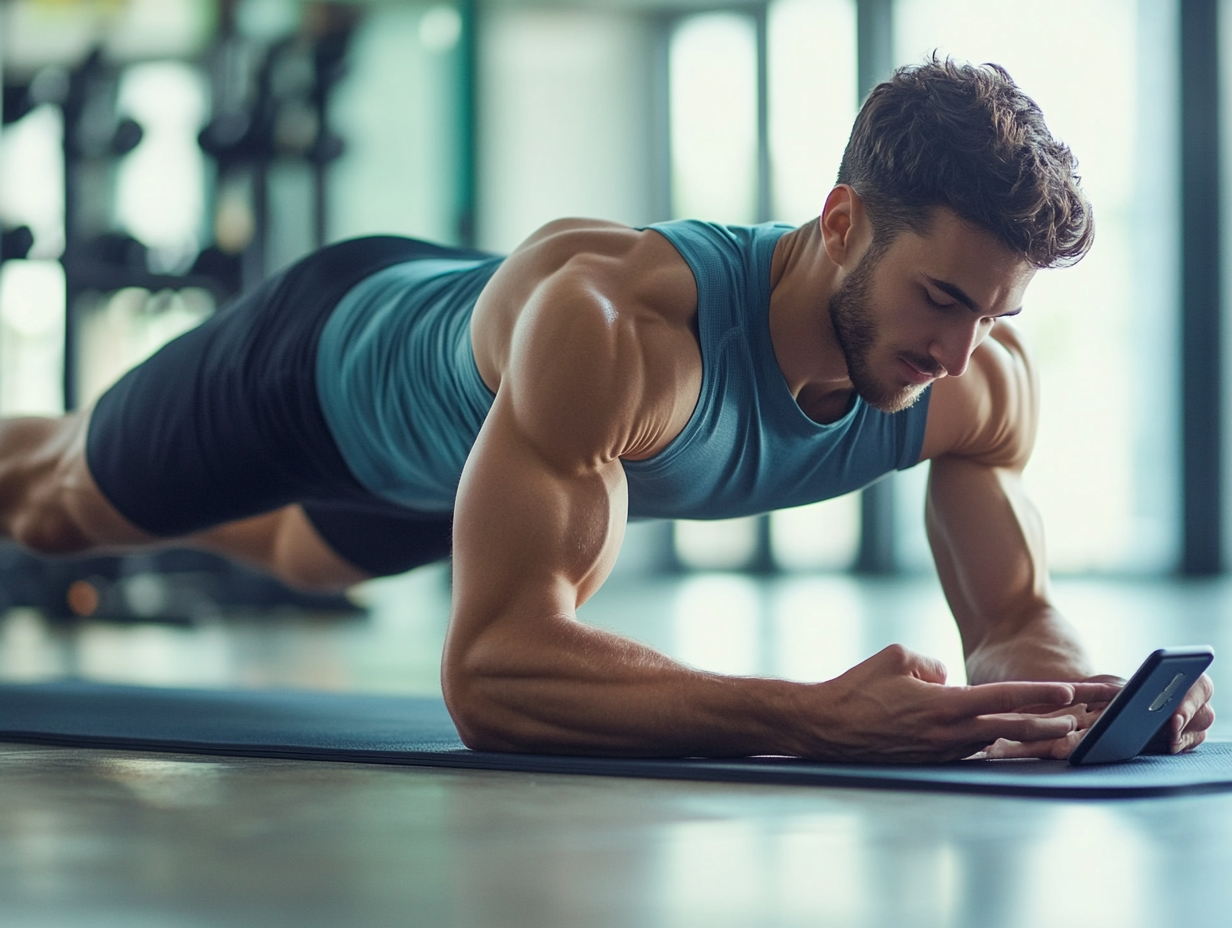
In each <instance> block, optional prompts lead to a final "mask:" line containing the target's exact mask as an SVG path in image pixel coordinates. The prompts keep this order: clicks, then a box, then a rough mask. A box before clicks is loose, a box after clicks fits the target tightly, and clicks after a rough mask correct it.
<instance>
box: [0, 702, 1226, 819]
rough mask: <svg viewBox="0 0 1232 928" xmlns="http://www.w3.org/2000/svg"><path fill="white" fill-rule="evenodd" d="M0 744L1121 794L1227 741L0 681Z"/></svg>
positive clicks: (1222, 766) (1195, 779) (1205, 768)
mask: <svg viewBox="0 0 1232 928" xmlns="http://www.w3.org/2000/svg"><path fill="white" fill-rule="evenodd" d="M0 741H17V742H35V743H41V744H56V745H66V746H73V747H95V748H120V749H130V750H143V751H174V752H182V753H190V754H221V755H229V756H241V757H283V758H296V759H302V760H327V761H348V762H355V763H371V764H403V765H409V766H417V767H457V768H465V769H472V770H513V771H524V772H533V773H568V774H590V775H598V776H617V777H651V778H659V779H677V780H712V781H715V780H717V781H726V782H739V783H778V784H795V785H812V786H850V787H863V788H882V789H922V790H940V791H946V792H965V793H968V792H969V793H999V794H1004V795H1018V796H1024V795H1025V796H1050V797H1082V798H1121V797H1132V796H1158V795H1170V794H1177V793H1188V792H1202V791H1210V790H1226V789H1232V742H1218V741H1213V742H1208V743H1206V744H1204V745H1202V746H1201V747H1200V748H1199V749H1198V750H1197V751H1195V752H1192V753H1190V754H1184V755H1180V756H1176V757H1169V756H1143V757H1136V758H1134V759H1133V760H1130V761H1127V762H1125V763H1121V764H1111V765H1105V766H1091V767H1071V766H1070V765H1069V764H1067V763H1065V762H1064V761H1034V760H1013V761H958V762H955V763H950V764H930V765H914V764H912V765H907V764H895V765H877V764H836V763H817V762H814V761H804V760H798V759H794V758H785V757H748V758H738V759H730V760H710V759H696V758H683V759H663V758H611V757H573V756H563V755H548V754H498V753H488V752H482V751H471V750H468V749H467V748H466V747H465V746H463V744H462V742H461V741H460V740H459V739H458V735H457V732H456V730H455V729H454V726H453V723H452V722H451V721H450V718H449V714H448V712H446V710H445V705H444V703H443V702H442V701H441V700H440V699H434V698H417V697H407V696H374V695H360V694H351V693H322V692H306V691H297V690H194V689H161V688H152V687H139V686H116V685H110V684H100V683H87V682H80V681H65V682H56V683H33V684H6V685H0Z"/></svg>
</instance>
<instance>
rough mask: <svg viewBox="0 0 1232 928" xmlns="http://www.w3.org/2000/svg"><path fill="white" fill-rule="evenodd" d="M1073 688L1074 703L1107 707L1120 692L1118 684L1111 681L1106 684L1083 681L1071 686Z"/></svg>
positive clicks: (1119, 684)
mask: <svg viewBox="0 0 1232 928" xmlns="http://www.w3.org/2000/svg"><path fill="white" fill-rule="evenodd" d="M1114 680H1115V678H1114ZM1073 687H1074V702H1081V703H1087V704H1095V705H1107V704H1108V703H1110V702H1112V700H1113V697H1115V696H1116V694H1117V693H1119V692H1120V691H1121V688H1122V685H1121V683H1120V682H1114V681H1113V680H1110V681H1108V682H1101V681H1094V680H1085V681H1083V682H1081V683H1075V684H1073Z"/></svg>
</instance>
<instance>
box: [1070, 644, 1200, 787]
mask: <svg viewBox="0 0 1232 928" xmlns="http://www.w3.org/2000/svg"><path fill="white" fill-rule="evenodd" d="M1214 659H1215V653H1214V651H1212V650H1211V649H1210V648H1209V647H1207V646H1205V645H1197V646H1193V647H1185V648H1161V649H1159V650H1158V651H1155V652H1154V653H1153V654H1151V655H1150V656H1149V657H1148V658H1147V659H1146V660H1145V661H1143V663H1142V666H1141V667H1139V668H1138V670H1137V671H1136V672H1135V673H1134V675H1133V676H1132V677H1130V679H1129V682H1128V683H1126V684H1125V687H1124V689H1122V690H1121V692H1119V693H1117V695H1116V698H1115V699H1113V700H1112V702H1110V703H1109V704H1108V707H1107V708H1106V709H1104V713H1103V715H1101V716H1100V717H1099V718H1098V719H1097V720H1096V722H1095V724H1094V725H1092V726H1091V729H1090V731H1088V732H1087V733H1086V735H1085V736H1084V737H1083V739H1082V741H1080V742H1079V743H1078V746H1077V747H1076V748H1074V750H1073V752H1072V753H1071V754H1070V756H1069V762H1070V763H1071V764H1109V763H1113V762H1115V761H1120V760H1128V759H1129V758H1131V757H1134V756H1136V755H1137V754H1139V753H1140V752H1141V751H1142V749H1143V748H1144V747H1146V746H1147V744H1148V743H1149V742H1150V740H1151V739H1152V738H1153V737H1155V734H1156V733H1157V732H1158V731H1159V730H1160V729H1161V728H1162V727H1163V726H1164V725H1165V724H1166V723H1167V721H1168V719H1170V718H1171V717H1172V714H1173V712H1175V711H1176V707H1177V706H1178V705H1179V704H1180V702H1181V700H1183V699H1184V698H1185V694H1186V693H1188V692H1189V688H1190V687H1191V686H1193V685H1194V683H1195V682H1196V681H1197V679H1198V677H1200V676H1201V675H1202V672H1203V671H1204V670H1206V668H1207V667H1208V666H1210V663H1211V661H1213V660H1214Z"/></svg>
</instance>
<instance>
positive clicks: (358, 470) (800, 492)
mask: <svg viewBox="0 0 1232 928" xmlns="http://www.w3.org/2000/svg"><path fill="white" fill-rule="evenodd" d="M649 228H651V229H654V230H655V231H656V232H658V233H659V234H661V235H663V236H665V237H666V238H667V240H668V241H669V242H671V244H672V245H673V246H674V247H675V248H676V250H677V251H679V252H680V255H681V257H682V258H684V260H685V262H686V263H687V264H688V265H689V267H690V269H691V270H692V272H693V276H694V278H695V280H696V282H697V294H698V307H697V313H698V330H699V335H700V340H701V356H702V384H701V393H700V396H699V398H698V401H697V405H696V407H695V409H694V411H693V414H692V416H691V417H690V419H689V421H688V423H687V424H686V425H685V427H684V430H683V431H682V432H681V433H680V435H678V436H677V437H676V438H675V439H674V440H673V441H672V442H671V443H670V444H669V445H668V446H667V447H666V448H665V449H663V450H662V451H661V452H659V453H658V454H657V455H655V456H654V457H652V458H649V459H647V460H644V461H622V465H623V467H624V471H625V475H626V477H627V478H628V484H629V516H630V517H631V518H687V519H721V518H729V517H733V516H740V515H750V514H753V513H759V512H767V511H769V510H771V509H780V508H786V507H790V506H797V505H802V504H804V503H809V502H815V501H817V500H821V499H828V498H830V497H833V496H839V495H842V494H843V493H847V492H849V491H851V490H855V489H858V488H860V487H862V486H865V485H867V484H869V483H871V482H873V481H875V480H876V479H878V478H879V477H881V476H882V475H884V474H886V473H888V472H889V471H891V470H894V469H904V468H907V467H911V466H912V465H914V464H915V463H917V462H918V460H919V457H920V450H921V447H922V445H923V441H924V424H925V420H926V418H927V410H928V393H927V392H926V393H925V394H924V395H923V396H922V397H921V399H920V400H919V401H918V402H917V403H916V404H915V405H914V406H912V407H911V408H910V409H907V410H905V411H903V412H900V413H896V414H893V415H890V414H887V413H883V412H881V411H879V410H876V409H874V408H872V407H871V406H869V405H868V404H867V403H865V402H864V401H863V400H861V399H859V398H857V399H856V400H855V402H854V403H853V405H852V407H851V408H850V409H849V410H848V412H847V413H846V414H845V415H844V416H843V418H841V419H839V420H838V421H836V422H832V423H829V424H826V425H820V424H818V423H816V422H814V421H813V420H811V419H809V418H808V417H807V416H806V415H805V414H804V412H803V411H802V410H801V409H800V407H799V406H798V405H796V402H795V399H794V398H793V397H792V395H791V393H790V391H789V390H788V389H787V383H786V381H785V380H784V379H783V375H782V372H781V371H780V369H779V366H778V362H777V360H776V359H775V356H774V349H773V347H772V345H771V342H770V323H769V318H770V317H769V308H770V260H771V256H772V255H773V252H774V245H775V243H776V242H777V241H778V239H779V237H780V236H781V235H782V234H783V233H785V232H786V231H788V229H789V228H791V227H790V226H785V225H775V224H766V225H761V226H722V225H714V224H711V223H704V222H698V221H695V220H678V221H674V222H667V223H659V224H656V225H653V226H650V227H649ZM501 260H502V259H500V258H492V259H488V260H454V259H436V258H425V259H418V260H415V261H410V262H406V263H404V264H397V265H394V266H392V267H389V268H386V269H384V270H382V271H379V272H377V273H376V274H373V275H372V276H371V277H368V278H366V279H365V280H363V281H361V282H360V283H359V284H357V285H356V286H355V287H353V288H352V289H351V290H350V291H348V292H347V294H346V295H345V296H344V297H343V298H342V300H340V301H339V303H338V306H337V307H336V308H335V310H334V311H333V313H332V314H331V316H330V318H329V321H328V322H327V323H326V325H325V328H324V329H323V331H322V333H321V341H320V345H319V347H318V351H317V371H316V375H317V390H318V393H319V395H320V399H321V407H322V412H323V414H324V416H325V421H326V423H327V424H328V426H329V429H330V432H331V434H332V435H333V437H334V439H335V441H336V442H337V444H338V448H339V450H340V452H341V453H342V457H343V460H345V461H346V463H347V466H348V467H350V469H351V471H352V473H353V474H354V475H355V477H356V479H357V480H358V481H359V482H360V483H361V484H363V485H364V486H365V487H366V488H367V489H369V490H370V491H371V492H372V493H374V494H375V495H377V496H379V497H381V498H383V499H387V500H390V501H391V502H394V503H397V504H399V505H402V506H406V507H408V508H411V509H415V510H419V511H422V512H448V511H450V510H452V508H453V505H454V498H455V496H456V494H457V488H458V481H459V479H460V477H461V474H462V467H463V465H464V464H465V463H466V457H467V455H468V454H469V453H470V449H471V447H472V446H473V445H474V442H475V439H476V437H477V436H478V434H479V429H480V427H481V426H482V425H483V421H484V419H485V418H486V416H487V414H488V411H489V410H490V409H491V407H492V402H493V399H494V397H493V395H492V392H491V391H490V390H489V389H488V388H487V386H486V385H485V384H484V382H483V380H482V378H481V377H480V376H479V370H478V368H477V367H476V365H475V357H474V353H473V351H472V349H471V340H470V320H471V315H472V312H473V311H474V308H475V302H476V300H478V298H479V294H480V292H481V291H482V290H483V287H484V286H485V285H486V284H487V282H488V280H489V279H491V277H492V275H493V274H494V273H495V272H496V269H497V268H498V267H499V266H500V262H501Z"/></svg>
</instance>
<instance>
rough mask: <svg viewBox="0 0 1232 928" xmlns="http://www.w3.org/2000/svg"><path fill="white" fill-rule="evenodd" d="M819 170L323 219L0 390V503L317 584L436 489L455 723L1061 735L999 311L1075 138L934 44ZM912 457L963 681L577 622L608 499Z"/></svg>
mask: <svg viewBox="0 0 1232 928" xmlns="http://www.w3.org/2000/svg"><path fill="white" fill-rule="evenodd" d="M838 180H839V183H838V186H836V187H835V188H834V190H833V191H832V192H831V193H830V195H829V197H828V198H827V200H826V203H825V207H824V210H823V212H822V214H821V216H820V217H819V218H818V219H817V220H816V221H814V222H811V223H808V224H806V225H805V226H803V227H801V228H798V229H787V228H786V227H782V226H774V225H766V226H759V227H755V228H745V227H720V226H714V225H709V224H706V223H698V222H676V223H666V224H661V225H659V226H656V227H653V228H651V229H647V230H635V229H629V228H626V227H623V226H618V225H615V224H611V223H603V222H593V221H585V220H564V221H560V222H556V223H552V224H550V225H548V226H546V227H544V228H543V229H541V230H539V231H538V232H537V233H535V235H533V236H532V237H531V238H530V239H529V240H527V241H526V242H525V243H524V244H522V245H521V246H520V247H519V248H517V249H516V250H515V251H514V252H513V254H511V255H510V256H509V257H508V258H507V259H503V260H502V259H500V258H493V257H490V256H485V255H482V254H477V253H462V252H456V251H449V250H443V249H437V248H435V247H434V246H429V245H425V244H423V243H417V242H409V241H407V240H400V239H386V238H382V239H362V240H357V241H355V242H348V243H343V244H341V245H337V246H333V247H331V248H328V249H325V250H324V251H322V252H320V253H318V254H316V255H314V256H311V257H310V258H308V259H306V260H305V261H304V262H302V263H301V264H300V265H297V266H296V267H295V268H292V269H290V270H289V271H287V272H284V273H283V274H281V275H279V276H278V277H276V278H274V279H273V280H271V281H269V282H267V283H266V284H265V285H263V287H262V288H260V289H259V290H258V291H257V292H256V293H255V294H253V295H251V296H249V297H247V298H246V299H245V300H243V301H241V303H240V304H239V305H238V306H236V307H234V308H232V309H231V310H229V311H227V312H224V313H221V314H219V315H218V316H216V317H215V318H213V319H211V320H209V321H208V322H207V323H206V324H204V325H203V326H201V327H200V328H199V329H197V330H195V331H193V332H191V333H189V334H187V335H186V336H184V337H182V338H180V339H178V340H176V341H175V342H173V343H171V344H170V345H169V346H167V347H166V348H164V349H163V350H162V351H161V352H160V353H159V354H157V355H155V357H154V358H152V359H151V360H150V361H148V362H146V363H145V364H143V365H141V366H140V367H138V368H137V369H135V370H134V371H132V372H130V373H129V374H128V375H126V377H125V378H124V379H122V380H121V381H120V383H119V384H117V385H116V386H115V387H114V388H113V389H112V390H111V391H109V392H108V393H107V394H106V395H105V396H104V397H103V398H102V399H101V400H100V401H99V403H98V404H97V405H96V407H95V408H94V410H93V411H92V412H90V413H88V414H85V415H78V416H72V417H68V418H66V419H62V420H42V419H25V420H13V421H10V422H7V423H5V424H4V426H3V429H2V430H0V518H2V519H3V521H2V522H0V525H2V526H3V530H4V531H6V532H7V533H8V534H9V535H11V536H12V537H14V538H16V539H17V540H18V541H19V542H21V543H23V544H25V545H27V546H28V547H30V548H32V549H34V550H36V551H42V552H47V553H57V552H60V553H63V552H70V551H81V550H86V549H89V548H95V547H123V546H140V545H150V544H160V543H167V541H168V540H169V539H173V538H174V539H177V541H178V543H187V544H193V545H197V546H200V547H202V548H206V549H210V550H214V551H220V552H223V553H226V554H229V555H232V556H235V557H239V558H243V559H246V560H248V561H250V562H254V563H257V564H260V565H262V566H264V567H265V568H266V569H268V570H270V571H271V572H273V573H275V574H277V575H279V576H280V577H282V578H284V579H286V580H288V581H290V582H292V583H298V584H300V585H304V586H310V587H318V588H319V587H341V586H346V585H348V584H351V583H354V582H356V581H359V580H362V579H364V578H366V577H369V576H372V575H376V574H381V573H394V572H398V571H401V570H405V569H409V568H410V567H412V566H414V565H415V564H417V563H423V562H426V561H428V560H433V559H436V558H439V557H443V556H445V555H446V554H447V553H448V552H449V550H450V543H451V537H450V532H451V529H450V517H451V516H452V553H453V558H454V602H453V609H452V615H451V619H450V628H449V635H448V640H447V642H446V646H445V654H444V660H443V686H444V693H445V698H446V701H447V703H448V705H449V708H450V711H451V712H452V714H453V717H454V720H455V721H456V723H457V725H458V729H459V731H460V733H461V734H462V737H463V739H464V740H465V741H466V742H467V743H468V744H470V745H471V746H473V747H477V748H482V749H487V750H510V751H518V750H531V751H551V752H581V753H612V754H661V755H662V754H676V755H742V754H763V753H774V754H794V755H800V756H806V757H819V758H836V759H843V758H850V759H862V760H868V759H872V760H944V759H952V758H958V757H963V756H966V755H968V754H971V753H973V752H976V751H980V750H983V749H988V750H990V751H992V752H993V753H996V754H1002V755H1022V756H1054V757H1062V756H1065V755H1066V754H1067V753H1068V751H1069V750H1070V749H1071V748H1072V747H1073V745H1074V744H1075V743H1076V742H1077V740H1078V739H1079V738H1080V737H1081V735H1082V733H1083V731H1084V730H1085V728H1086V727H1087V726H1088V725H1089V723H1090V721H1091V720H1092V718H1093V717H1094V716H1095V715H1096V714H1097V713H1098V711H1099V709H1100V708H1101V707H1102V705H1103V704H1104V703H1106V702H1107V700H1108V699H1110V698H1111V696H1112V695H1113V694H1114V693H1115V690H1116V687H1115V685H1113V684H1111V683H1109V682H1108V681H1109V679H1110V678H1106V677H1105V678H1095V677H1093V676H1092V668H1091V667H1090V666H1089V664H1088V661H1087V658H1086V656H1085V654H1084V652H1083V650H1082V647H1081V645H1080V644H1079V642H1078V640H1077V637H1076V635H1075V633H1074V632H1073V631H1072V629H1071V627H1070V626H1069V625H1068V624H1067V623H1066V622H1065V620H1064V619H1063V618H1062V617H1061V616H1060V615H1059V614H1058V613H1057V611H1056V610H1055V609H1054V608H1053V607H1052V606H1051V604H1050V602H1049V600H1048V597H1047V579H1046V569H1045V564H1044V556H1043V545H1042V539H1041V529H1040V526H1039V522H1038V519H1037V518H1036V516H1035V513H1034V510H1033V509H1032V508H1031V506H1030V503H1029V502H1028V501H1027V499H1026V497H1025V496H1024V494H1023V491H1022V487H1021V483H1020V475H1021V471H1022V468H1023V466H1024V465H1025V464H1026V462H1027V458H1028V456H1029V454H1030V451H1031V446H1032V441H1033V438H1034V432H1035V421H1036V418H1035V417H1036V391H1035V384H1034V381H1033V371H1032V368H1031V364H1030V360H1029V357H1028V355H1027V353H1026V351H1025V349H1024V348H1023V346H1022V344H1021V342H1020V341H1019V339H1018V337H1017V336H1016V335H1015V334H1014V333H1013V331H1012V330H1011V329H1010V328H1009V327H1008V326H1007V325H1006V324H1004V323H1002V322H1000V321H999V320H1001V319H1002V317H1005V316H1010V315H1014V314H1015V313H1017V312H1018V311H1019V310H1020V308H1021V306H1022V300H1023V294H1024V292H1025V290H1026V288H1027V285H1028V284H1029V282H1030V280H1031V278H1032V276H1033V274H1034V272H1035V270H1036V268H1038V267H1047V266H1053V265H1058V264H1065V263H1070V262H1072V261H1075V260H1077V259H1078V258H1080V257H1081V256H1082V255H1083V254H1084V253H1085V252H1086V250H1087V249H1088V248H1089V246H1090V242H1091V237H1092V234H1093V226H1092V220H1091V216H1090V210H1089V207H1088V205H1087V203H1086V201H1085V200H1084V199H1083V197H1082V195H1081V193H1080V191H1079V189H1078V187H1077V178H1076V177H1075V175H1074V162H1073V159H1072V157H1071V155H1070V153H1069V151H1068V149H1066V148H1065V147H1064V146H1063V145H1061V144H1060V143H1058V142H1056V141H1055V140H1054V139H1053V138H1052V136H1051V135H1050V134H1049V132H1048V130H1047V128H1046V126H1045V125H1044V122H1043V118H1042V115H1041V114H1040V112H1039V110H1038V108H1037V107H1036V106H1035V104H1034V103H1033V102H1032V101H1031V100H1030V99H1028V98H1027V97H1026V96H1025V95H1023V94H1022V93H1021V92H1020V91H1019V90H1018V89H1017V88H1016V87H1015V86H1014V84H1013V83H1012V81H1011V80H1010V79H1009V77H1008V75H1006V74H1005V73H1004V72H1003V71H1001V70H1000V69H998V68H995V67H992V66H985V67H982V68H974V67H970V66H959V65H956V64H954V63H953V62H949V61H946V62H940V61H932V62H929V63H926V64H924V65H922V66H919V67H914V68H908V69H903V70H901V71H899V72H898V73H897V74H896V75H895V77H894V78H893V79H892V80H891V81H890V82H888V83H886V84H882V85H881V86H879V87H878V88H877V89H876V90H875V91H874V92H873V93H872V94H871V96H870V98H869V100H868V101H867V102H866V104H865V106H864V107H863V109H862V110H861V113H860V116H859V117H858V119H857V121H856V125H855V127H854V129H853V133H852V137H851V141H850V143H849V145H848V149H847V152H846V154H845V155H844V158H843V164H842V167H841V169H840V172H839V178H838ZM922 460H928V461H930V462H931V473H930V481H929V492H928V507H927V522H928V529H929V536H930V539H931V542H932V546H933V549H934V552H935V557H936V562H937V568H938V571H939V573H940V576H941V580H942V583H943V586H944V588H945V592H946V595H947V597H948V599H949V601H950V604H951V606H952V609H953V612H954V615H955V618H956V620H957V622H958V625H959V629H960V631H961V634H962V639H963V645H964V650H965V653H966V663H967V675H968V679H969V680H970V682H971V684H972V685H970V686H967V687H947V686H945V685H944V682H945V670H944V668H942V667H941V665H940V664H938V663H937V662H936V661H933V660H930V659H929V658H926V657H923V656H920V655H916V654H912V653H910V652H908V651H906V650H905V649H903V648H901V647H891V648H888V649H886V650H885V651H882V652H881V653H879V654H877V655H874V656H873V657H871V658H869V659H868V660H866V661H864V662H863V663H861V664H859V665H857V666H856V667H854V668H852V669H851V670H850V671H848V672H847V673H846V674H844V675H842V676H840V677H838V678H836V679H834V680H831V681H827V682H824V683H819V684H803V683H795V682H788V681H782V680H772V679H760V678H733V677H726V676H721V675H718V674H711V673H704V672H700V671H697V670H693V669H691V668H688V667H685V666H682V665H680V664H678V663H676V662H674V661H671V660H669V659H668V658H666V657H664V656H662V655H660V654H657V653H656V652H654V651H652V650H650V649H649V648H647V647H645V646H643V645H641V644H638V643H636V642H633V641H629V640H625V639H622V638H619V637H617V636H615V635H612V634H610V633H607V632H604V631H601V630H598V629H595V628H590V627H588V626H585V625H583V624H581V623H579V622H577V621H576V618H575V610H576V609H577V607H578V605H579V604H580V603H582V602H584V601H585V600H586V599H587V598H588V597H589V596H591V595H592V594H593V593H594V592H595V590H597V589H598V588H599V586H600V585H601V584H602V582H603V580H604V578H605V577H606V575H607V573H608V571H609V570H610V569H611V566H612V563H613V562H614V561H615V559H616V555H617V552H618V550H619V547H620V542H621V537H622V533H623V528H624V524H625V521H626V517H627V516H628V515H634V516H664V517H670V516H683V517H694V518H698V517H711V518H719V517H726V516H734V515H739V514H743V513H750V512H758V511H765V510H767V509H771V508H775V507H779V506H788V505H796V504H800V503H804V502H808V501H811V500H816V499H820V498H824V497H828V496H834V495H838V494H840V493H843V492H848V491H850V490H854V489H857V488H859V487H860V486H863V485H865V484H867V483H869V482H871V481H872V480H874V479H876V478H877V477H879V476H881V475H882V474H884V473H886V472H887V471H889V470H892V469H895V468H904V467H910V466H912V465H914V464H916V463H918V462H919V461H922ZM1210 695H1211V685H1210V681H1209V680H1208V679H1206V678H1203V680H1202V681H1201V682H1200V683H1199V684H1198V685H1196V686H1195V687H1194V689H1193V691H1192V692H1191V694H1190V695H1189V697H1188V698H1187V699H1186V700H1185V702H1184V703H1183V705H1182V706H1181V707H1180V709H1179V711H1178V712H1177V713H1176V715H1175V716H1174V717H1173V719H1172V720H1171V722H1170V728H1169V732H1168V734H1169V744H1170V747H1171V749H1172V750H1174V751H1178V750H1184V749H1187V748H1191V747H1193V746H1194V745H1196V744H1198V743H1199V742H1200V741H1201V740H1202V739H1203V737H1204V732H1205V731H1206V729H1207V728H1208V727H1209V726H1210V724H1211V722H1212V721H1213V718H1214V716H1213V713H1212V711H1211V709H1210V707H1209V699H1210Z"/></svg>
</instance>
